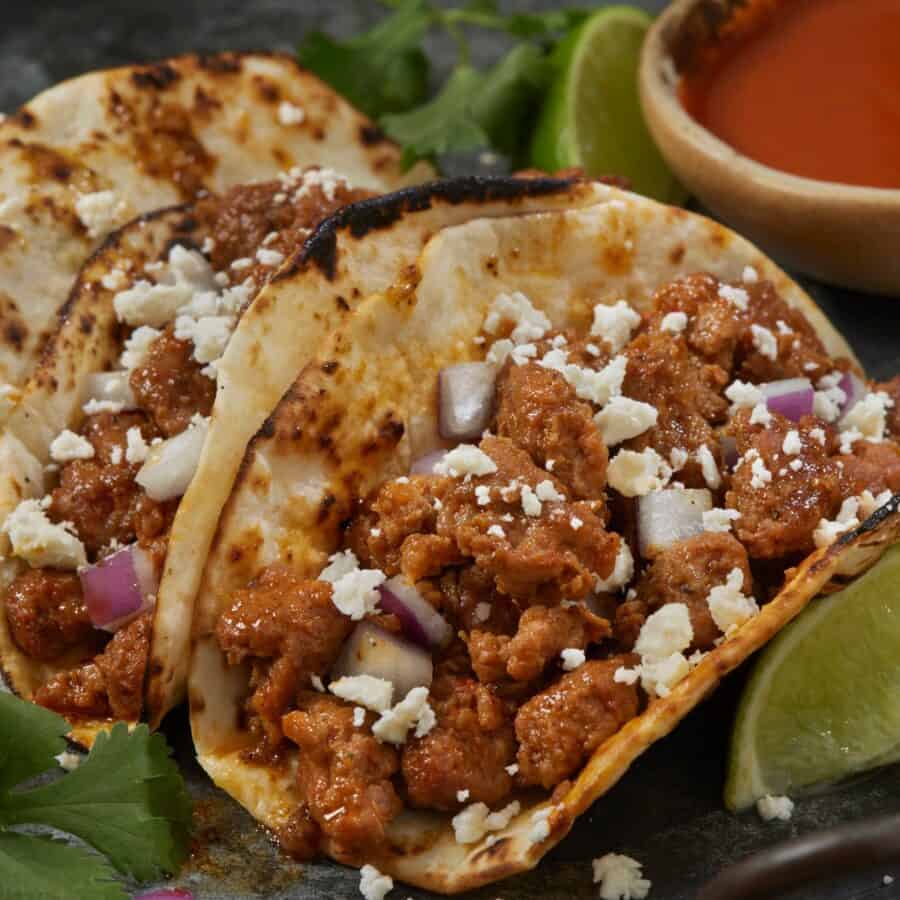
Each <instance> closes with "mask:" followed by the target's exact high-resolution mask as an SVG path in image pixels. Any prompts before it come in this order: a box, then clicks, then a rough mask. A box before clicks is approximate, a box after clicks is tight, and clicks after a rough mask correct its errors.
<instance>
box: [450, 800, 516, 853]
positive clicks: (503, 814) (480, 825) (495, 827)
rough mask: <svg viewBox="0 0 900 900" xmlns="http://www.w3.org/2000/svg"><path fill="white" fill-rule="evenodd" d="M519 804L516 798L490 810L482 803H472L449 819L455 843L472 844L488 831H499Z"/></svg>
mask: <svg viewBox="0 0 900 900" xmlns="http://www.w3.org/2000/svg"><path fill="white" fill-rule="evenodd" d="M520 809H521V806H520V804H519V801H518V800H513V802H512V803H510V804H508V805H507V806H505V807H503V809H501V810H498V811H497V812H491V811H490V810H489V809H488V807H487V806H486V805H485V804H484V803H473V804H471V805H470V806H467V807H466V808H465V809H464V810H463V811H462V812H459V813H457V814H456V815H455V816H454V817H453V819H452V820H451V824H452V825H453V833H454V835H455V836H456V843H457V844H474V843H476V842H477V841H480V840H481V839H482V838H483V837H484V836H485V835H486V834H487V833H488V832H489V831H501V830H502V829H504V828H506V826H507V825H509V823H510V822H511V821H512V820H513V818H514V817H515V816H517V815H518V814H519V810H520Z"/></svg>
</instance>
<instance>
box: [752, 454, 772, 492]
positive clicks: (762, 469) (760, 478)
mask: <svg viewBox="0 0 900 900" xmlns="http://www.w3.org/2000/svg"><path fill="white" fill-rule="evenodd" d="M750 473H751V478H750V487H753V488H756V489H757V490H759V489H761V488H763V487H765V486H766V485H767V484H768V483H769V482H770V481H771V480H772V473H771V472H770V471H769V470H768V469H767V468H766V464H765V463H764V462H763V460H762V457H761V456H755V457H754V458H753V463H752V464H751V466H750Z"/></svg>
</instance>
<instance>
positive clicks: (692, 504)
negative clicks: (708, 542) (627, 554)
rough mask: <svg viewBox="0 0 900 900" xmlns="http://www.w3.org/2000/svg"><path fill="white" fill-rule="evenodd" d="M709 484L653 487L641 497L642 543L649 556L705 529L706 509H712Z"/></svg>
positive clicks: (641, 551) (639, 501)
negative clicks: (698, 486) (661, 488)
mask: <svg viewBox="0 0 900 900" xmlns="http://www.w3.org/2000/svg"><path fill="white" fill-rule="evenodd" d="M712 505H713V503H712V494H711V493H710V492H709V491H708V490H706V488H699V489H695V490H685V489H674V488H672V489H669V490H664V491H653V492H652V493H650V494H646V495H645V496H643V497H639V498H638V546H639V549H640V553H641V556H643V557H644V558H645V559H649V558H651V557H653V556H656V555H657V554H658V553H660V552H662V551H663V550H665V549H666V548H667V547H671V546H672V544H674V543H676V542H677V541H683V540H684V539H685V538H689V537H693V536H694V535H695V534H699V533H700V532H701V531H703V513H704V512H705V511H706V510H708V509H712Z"/></svg>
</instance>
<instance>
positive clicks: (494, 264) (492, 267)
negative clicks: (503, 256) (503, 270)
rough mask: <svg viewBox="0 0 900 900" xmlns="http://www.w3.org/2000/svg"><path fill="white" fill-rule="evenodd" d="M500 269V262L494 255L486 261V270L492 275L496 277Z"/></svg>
mask: <svg viewBox="0 0 900 900" xmlns="http://www.w3.org/2000/svg"><path fill="white" fill-rule="evenodd" d="M498 267H499V261H498V259H497V257H496V256H494V255H493V254H492V255H491V256H489V257H488V258H487V259H486V260H485V261H484V268H485V270H486V271H488V272H489V273H490V274H491V275H494V276H496V275H497V269H498Z"/></svg>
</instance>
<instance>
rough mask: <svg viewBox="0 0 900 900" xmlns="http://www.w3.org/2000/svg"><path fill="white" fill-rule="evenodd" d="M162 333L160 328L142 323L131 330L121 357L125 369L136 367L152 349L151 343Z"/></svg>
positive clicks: (121, 363)
mask: <svg viewBox="0 0 900 900" xmlns="http://www.w3.org/2000/svg"><path fill="white" fill-rule="evenodd" d="M161 334H162V332H161V331H160V330H159V329H158V328H151V327H150V326H149V325H141V326H140V327H139V328H135V329H134V331H132V332H131V335H130V336H129V337H128V338H127V339H126V341H125V350H124V351H123V353H122V356H121V357H120V358H119V365H121V366H122V368H123V369H129V370H130V369H136V368H137V367H138V366H139V365H141V363H142V362H143V361H144V358H145V357H146V355H147V353H149V351H150V345H151V344H152V343H153V342H154V341H155V340H156V339H157V338H158V337H159V336H160V335H161Z"/></svg>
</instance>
